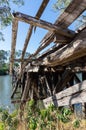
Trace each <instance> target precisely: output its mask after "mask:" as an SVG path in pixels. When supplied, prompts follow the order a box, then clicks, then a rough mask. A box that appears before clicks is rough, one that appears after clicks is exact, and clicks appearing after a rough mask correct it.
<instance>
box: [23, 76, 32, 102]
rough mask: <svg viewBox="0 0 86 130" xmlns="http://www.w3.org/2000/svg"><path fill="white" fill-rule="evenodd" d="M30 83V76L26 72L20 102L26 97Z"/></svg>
mask: <svg viewBox="0 0 86 130" xmlns="http://www.w3.org/2000/svg"><path fill="white" fill-rule="evenodd" d="M30 85H31V78H30V76H29V75H28V74H27V79H26V83H25V88H24V91H23V94H22V97H21V102H22V101H24V100H26V99H27V96H28V92H29V88H30Z"/></svg>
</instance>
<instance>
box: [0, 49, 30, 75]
mask: <svg viewBox="0 0 86 130" xmlns="http://www.w3.org/2000/svg"><path fill="white" fill-rule="evenodd" d="M21 54H22V51H21V50H18V51H16V52H15V58H20V57H21ZM29 55H30V53H28V52H26V53H25V58H27V57H28V56H29ZM9 66H10V51H5V50H0V75H6V74H9ZM14 66H19V63H18V62H15V64H14Z"/></svg>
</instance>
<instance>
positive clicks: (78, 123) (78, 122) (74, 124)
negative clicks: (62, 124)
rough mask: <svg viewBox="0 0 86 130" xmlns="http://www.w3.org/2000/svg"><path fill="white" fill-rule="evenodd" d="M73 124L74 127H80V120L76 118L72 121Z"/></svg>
mask: <svg viewBox="0 0 86 130" xmlns="http://www.w3.org/2000/svg"><path fill="white" fill-rule="evenodd" d="M73 126H74V127H75V128H79V127H80V121H79V120H78V119H76V120H75V121H74V122H73Z"/></svg>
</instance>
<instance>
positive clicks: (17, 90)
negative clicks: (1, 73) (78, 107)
mask: <svg viewBox="0 0 86 130" xmlns="http://www.w3.org/2000/svg"><path fill="white" fill-rule="evenodd" d="M48 3H49V0H43V2H42V4H41V6H40V8H39V9H38V12H37V14H36V16H35V17H32V16H29V15H26V14H23V13H20V12H16V13H13V23H12V46H11V57H10V73H11V74H12V75H13V93H12V96H11V98H12V102H26V101H27V100H29V99H32V98H34V99H36V100H39V99H45V98H48V97H50V96H51V97H53V96H54V95H55V94H56V93H58V92H60V91H62V90H64V89H65V90H66V89H67V88H68V91H67V92H69V91H70V89H69V87H70V86H73V85H74V81H75V82H76V83H80V82H82V81H83V80H85V78H86V25H83V26H82V27H81V28H80V29H78V30H77V33H76V32H74V31H72V30H69V29H68V27H69V26H70V25H71V24H72V23H73V22H74V21H75V20H76V19H77V18H78V17H79V16H80V15H81V14H82V13H83V12H84V11H85V10H86V0H82V1H81V0H72V2H71V3H70V4H69V6H68V7H67V8H66V9H65V11H64V12H63V13H62V14H61V15H60V16H59V18H58V19H57V20H56V21H55V23H54V24H52V23H49V22H47V21H44V20H41V19H40V17H41V15H42V14H43V12H44V10H45V8H46V6H47V4H48ZM19 21H21V22H25V23H28V24H30V27H29V29H28V33H27V36H26V39H25V43H24V47H23V50H22V55H21V58H20V59H15V58H14V55H15V48H16V39H17V31H18V22H19ZM36 27H40V28H43V29H46V30H48V33H47V34H46V35H45V36H44V38H43V39H42V40H41V42H40V45H39V47H38V48H37V50H36V51H35V53H34V54H31V55H30V56H29V57H28V58H27V59H25V58H24V56H25V52H26V49H27V46H28V44H29V41H30V38H31V35H32V31H33V29H34V28H36ZM51 42H53V43H54V45H53V47H51V48H48V49H47V51H44V52H43V53H41V54H40V52H41V51H43V50H44V49H45V48H46V47H47V46H49V45H50V43H51ZM14 62H20V69H19V72H18V68H15V70H14ZM77 72H81V73H82V81H81V79H80V78H79V77H78V76H77V74H76V73H77ZM83 84H84V83H83ZM75 88H77V91H78V87H77V86H75ZM83 88H84V87H83V86H82V89H83ZM71 89H72V88H71ZM73 89H74V87H73ZM82 89H81V90H82ZM81 90H80V91H81ZM83 90H85V94H86V87H85V88H84V89H83ZM71 91H72V90H71ZM77 91H76V92H77ZM76 92H75V93H76ZM60 93H61V92H60ZM65 93H66V91H65ZM16 95H17V96H18V97H16ZM71 95H72V93H71ZM83 95H84V94H82V96H83ZM57 96H58V95H57ZM54 99H55V97H54ZM48 100H49V99H48ZM50 100H51V99H50ZM68 101H69V100H68ZM44 102H46V101H44ZM49 102H51V101H49ZM78 102H79V98H78ZM84 102H86V100H84ZM74 103H75V102H74ZM72 104H73V103H72ZM59 106H60V105H59Z"/></svg>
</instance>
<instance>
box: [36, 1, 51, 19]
mask: <svg viewBox="0 0 86 130" xmlns="http://www.w3.org/2000/svg"><path fill="white" fill-rule="evenodd" d="M48 2H49V0H43V1H42V4H41V6H40V7H39V9H38V12H37V14H36V18H38V19H39V18H40V17H41V15H42V13H43V11H44V9H45V8H46V6H47V4H48Z"/></svg>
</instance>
